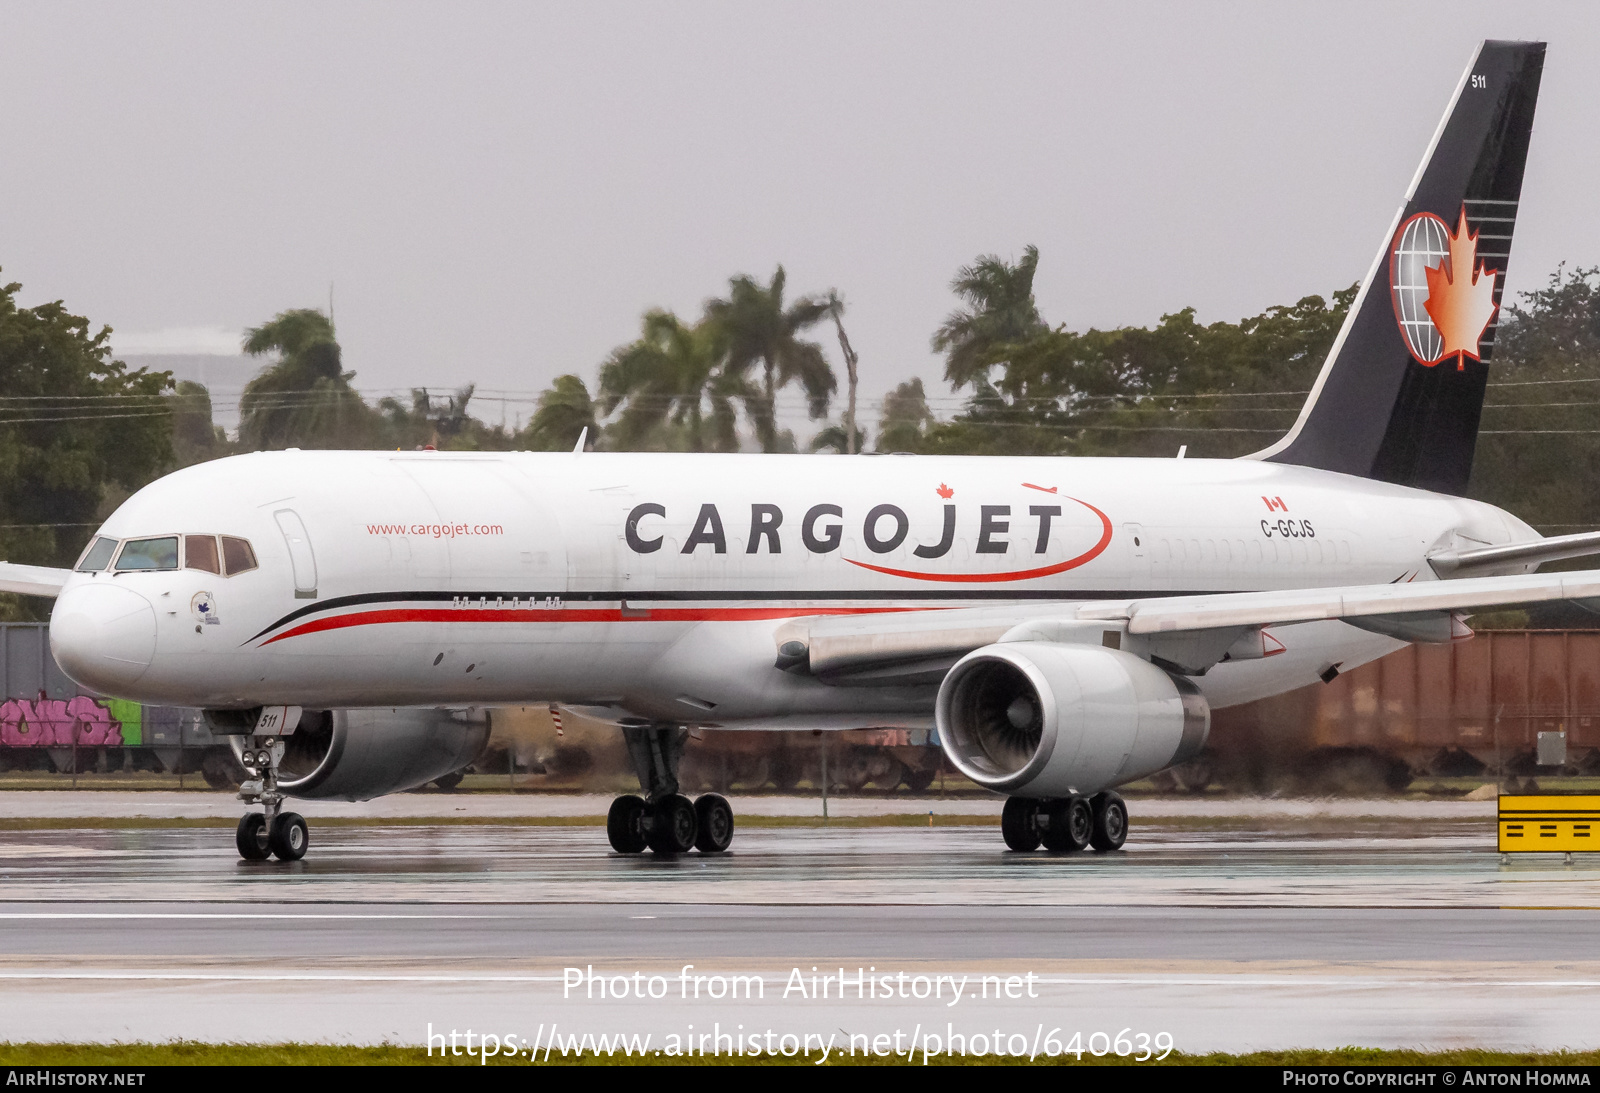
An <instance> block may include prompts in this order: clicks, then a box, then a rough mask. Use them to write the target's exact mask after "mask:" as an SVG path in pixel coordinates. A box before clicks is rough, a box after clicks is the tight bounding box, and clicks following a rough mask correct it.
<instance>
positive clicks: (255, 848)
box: [233, 812, 272, 861]
mask: <svg viewBox="0 0 1600 1093" xmlns="http://www.w3.org/2000/svg"><path fill="white" fill-rule="evenodd" d="M233 841H234V845H236V846H237V847H238V848H239V856H240V857H241V858H243V859H244V860H245V861H266V860H267V857H268V855H270V854H271V853H272V848H271V847H269V846H268V845H267V818H266V817H265V816H263V815H261V813H259V812H246V813H245V814H244V815H243V816H240V817H239V827H238V828H237V830H235V831H234V834H233Z"/></svg>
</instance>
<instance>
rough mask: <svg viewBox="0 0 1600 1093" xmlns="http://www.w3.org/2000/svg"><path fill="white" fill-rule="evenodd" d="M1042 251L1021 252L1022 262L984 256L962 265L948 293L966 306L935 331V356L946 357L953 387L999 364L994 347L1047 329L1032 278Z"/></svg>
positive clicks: (959, 386)
mask: <svg viewBox="0 0 1600 1093" xmlns="http://www.w3.org/2000/svg"><path fill="white" fill-rule="evenodd" d="M1038 266H1039V248H1038V247H1035V246H1032V245H1029V246H1027V247H1025V248H1024V249H1023V252H1022V260H1021V261H1020V262H1015V263H1013V262H1008V261H1006V260H1005V259H1004V258H1001V257H999V256H998V255H994V254H985V255H980V256H979V258H978V260H977V261H976V262H974V263H973V264H972V265H970V266H962V267H961V269H960V271H959V272H958V273H957V274H956V276H955V279H954V280H952V281H951V282H950V290H951V291H952V292H954V293H955V294H956V295H957V296H959V297H961V299H962V300H964V301H966V305H967V306H965V307H962V308H957V309H956V310H955V311H952V312H951V313H950V315H949V316H948V317H947V318H946V319H945V321H944V323H943V324H942V325H940V327H939V329H938V330H936V331H934V332H933V338H932V345H933V350H934V352H935V353H943V354H944V355H945V363H944V378H945V379H946V380H948V381H949V382H950V386H951V387H953V388H958V389H959V388H961V387H965V386H966V385H967V384H969V383H971V382H972V381H973V380H974V379H976V378H977V377H978V376H979V375H980V374H987V373H988V371H989V369H990V368H991V367H992V366H993V365H994V364H995V363H997V359H998V358H997V357H996V356H995V348H996V347H997V346H1001V345H1007V344H1012V343H1017V342H1023V341H1026V340H1028V339H1029V338H1032V337H1034V336H1035V335H1037V334H1040V333H1042V332H1043V331H1044V330H1045V325H1044V320H1043V319H1041V318H1040V317H1039V307H1038V305H1037V304H1036V303H1035V302H1034V299H1033V275H1034V271H1035V270H1036V269H1037V268H1038Z"/></svg>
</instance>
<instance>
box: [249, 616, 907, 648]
mask: <svg viewBox="0 0 1600 1093" xmlns="http://www.w3.org/2000/svg"><path fill="white" fill-rule="evenodd" d="M927 610H930V609H929V608H926V607H649V608H638V609H632V608H630V609H629V611H628V613H627V614H626V615H624V614H623V613H622V609H621V608H617V607H598V608H555V609H551V610H546V611H540V610H527V609H518V608H509V607H507V608H499V607H486V608H468V609H465V610H464V609H462V608H452V607H395V608H388V609H385V610H382V611H356V612H352V613H351V614H348V615H334V616H332V617H330V618H326V619H316V620H314V621H312V622H305V623H301V624H300V625H299V626H296V627H294V628H293V629H290V630H285V631H284V632H283V633H281V634H278V635H276V636H275V637H270V638H268V639H267V640H266V641H264V642H262V643H261V644H262V645H271V644H272V643H273V642H275V641H282V640H283V639H285V638H295V637H300V636H301V635H303V634H318V633H322V632H324V631H327V630H344V629H346V628H348V627H352V626H379V625H382V624H384V623H393V622H522V623H530V622H531V623H556V622H744V621H759V620H761V619H792V618H798V617H800V616H803V615H876V614H886V613H892V612H899V611H927ZM933 610H937V608H934V609H933Z"/></svg>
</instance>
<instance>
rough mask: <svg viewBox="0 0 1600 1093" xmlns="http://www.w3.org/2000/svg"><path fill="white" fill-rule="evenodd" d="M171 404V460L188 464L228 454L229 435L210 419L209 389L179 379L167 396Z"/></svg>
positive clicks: (178, 463) (176, 464) (187, 465)
mask: <svg viewBox="0 0 1600 1093" xmlns="http://www.w3.org/2000/svg"><path fill="white" fill-rule="evenodd" d="M167 399H168V402H169V404H170V405H171V407H172V461H173V466H174V468H177V467H189V466H193V465H194V464H196V463H204V462H206V461H207V460H210V459H217V458H219V457H221V456H224V455H227V454H228V452H229V448H230V445H229V444H228V436H227V434H226V433H225V432H223V430H222V428H221V427H220V426H218V425H217V424H216V423H215V421H214V420H213V416H212V410H211V392H210V391H208V390H206V388H205V387H204V386H203V385H202V384H198V383H195V382H194V381H193V380H179V381H178V386H177V389H176V390H175V391H174V392H173V393H172V394H170V395H168V396H167Z"/></svg>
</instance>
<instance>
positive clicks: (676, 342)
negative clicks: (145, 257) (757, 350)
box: [598, 310, 759, 452]
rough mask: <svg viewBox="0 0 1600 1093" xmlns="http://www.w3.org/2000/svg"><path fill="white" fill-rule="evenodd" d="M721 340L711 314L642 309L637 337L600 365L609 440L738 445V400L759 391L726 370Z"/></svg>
mask: <svg viewBox="0 0 1600 1093" xmlns="http://www.w3.org/2000/svg"><path fill="white" fill-rule="evenodd" d="M727 345H728V337H727V333H726V330H725V328H724V327H723V326H722V324H720V323H718V322H716V321H714V320H704V321H702V322H700V323H697V324H695V325H693V326H690V325H689V324H687V323H685V322H683V321H682V320H681V319H679V318H678V317H677V316H676V315H674V314H673V313H672V312H670V311H661V310H655V311H651V312H648V313H647V314H646V315H645V317H644V322H643V327H642V330H641V333H640V337H639V340H638V341H635V342H631V343H629V344H628V345H624V346H621V347H619V348H618V349H616V350H615V351H614V352H613V353H612V354H611V356H610V357H609V358H608V359H607V360H606V362H605V364H603V365H601V367H600V395H599V399H598V405H599V410H600V413H601V414H603V415H605V416H607V417H609V416H610V415H612V414H617V418H616V420H615V421H613V422H612V423H611V424H610V425H609V426H608V427H607V438H608V440H609V441H610V442H611V444H612V446H614V447H616V448H620V449H622V450H624V451H637V450H642V449H648V448H658V447H669V448H677V447H682V448H686V449H687V450H689V451H693V452H707V451H710V452H731V451H737V450H738V447H739V436H738V431H737V429H736V427H735V426H736V422H737V415H738V403H739V402H740V401H745V402H746V404H747V405H748V404H749V403H750V402H752V401H754V402H759V397H758V395H757V394H756V393H755V392H753V391H752V390H751V389H750V387H749V385H748V384H746V383H745V382H744V381H743V380H742V378H741V377H740V376H739V375H738V374H737V372H735V371H732V370H730V368H729V366H728V365H729V361H728V352H727ZM619 408H620V412H619Z"/></svg>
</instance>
